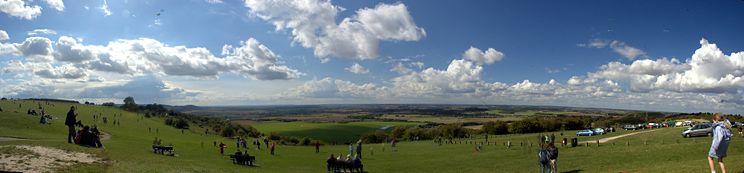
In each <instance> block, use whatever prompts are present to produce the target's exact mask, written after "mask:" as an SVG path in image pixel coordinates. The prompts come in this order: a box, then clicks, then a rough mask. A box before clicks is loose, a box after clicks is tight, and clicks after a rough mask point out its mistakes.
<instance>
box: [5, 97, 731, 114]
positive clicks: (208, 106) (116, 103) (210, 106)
mask: <svg viewBox="0 0 744 173" xmlns="http://www.w3.org/2000/svg"><path fill="white" fill-rule="evenodd" d="M8 99H21V100H24V99H56V100H67V101H77V102H79V103H81V104H82V103H84V102H86V101H85V100H75V99H65V98H8ZM93 103H94V104H96V105H101V104H102V103H106V102H93ZM113 103H114V104H115V105H123V104H124V103H123V102H113ZM135 103H137V105H147V104H159V105H166V106H196V107H205V108H219V107H259V106H332V105H448V106H524V107H557V108H581V109H608V110H620V111H633V112H659V113H698V112H705V111H697V112H681V111H663V110H637V109H618V108H608V107H581V106H554V105H522V104H520V105H516V104H451V103H428V104H427V103H361V104H352V103H349V104H342V103H327V104H263V105H260V104H256V105H194V104H185V105H179V104H176V105H173V104H162V103H139V102H136V98H135ZM708 113H715V112H708ZM724 113H726V112H724ZM726 114H740V113H726Z"/></svg>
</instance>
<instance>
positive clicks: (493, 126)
mask: <svg viewBox="0 0 744 173" xmlns="http://www.w3.org/2000/svg"><path fill="white" fill-rule="evenodd" d="M481 130H483V132H484V133H487V134H492V135H502V134H508V133H509V124H508V123H507V122H504V121H490V122H486V123H484V124H483V127H481Z"/></svg>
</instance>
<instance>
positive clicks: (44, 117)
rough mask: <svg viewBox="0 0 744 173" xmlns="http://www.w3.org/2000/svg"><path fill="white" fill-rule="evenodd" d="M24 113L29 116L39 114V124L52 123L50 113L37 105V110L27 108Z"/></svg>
mask: <svg viewBox="0 0 744 173" xmlns="http://www.w3.org/2000/svg"><path fill="white" fill-rule="evenodd" d="M26 114H28V115H31V116H39V124H47V125H51V124H52V121H51V120H52V115H50V114H47V112H46V110H44V108H42V107H39V111H36V110H34V109H28V111H26Z"/></svg>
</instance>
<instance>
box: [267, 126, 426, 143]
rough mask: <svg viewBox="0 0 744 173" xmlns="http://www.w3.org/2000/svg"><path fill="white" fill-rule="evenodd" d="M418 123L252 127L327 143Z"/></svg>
mask: <svg viewBox="0 0 744 173" xmlns="http://www.w3.org/2000/svg"><path fill="white" fill-rule="evenodd" d="M418 124H420V123H409V122H380V121H362V122H350V123H311V122H262V123H255V124H253V127H255V128H256V129H258V130H259V131H261V132H264V133H267V134H268V133H271V132H276V133H278V134H279V135H282V136H293V137H298V138H302V137H310V138H312V139H319V140H322V141H325V142H327V143H332V142H336V143H345V142H356V141H357V140H359V136H360V135H362V134H364V133H367V132H371V131H375V130H383V129H381V128H383V127H386V126H389V127H390V128H387V129H385V130H392V129H393V128H392V127H394V126H415V125H418Z"/></svg>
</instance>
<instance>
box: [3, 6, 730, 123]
mask: <svg viewBox="0 0 744 173" xmlns="http://www.w3.org/2000/svg"><path fill="white" fill-rule="evenodd" d="M2 3H3V4H0V11H1V12H2V13H0V30H2V31H5V33H7V37H6V38H7V39H3V34H2V33H0V44H2V45H0V68H1V69H2V71H0V76H2V80H1V81H0V83H1V84H3V85H2V86H0V91H2V93H0V95H2V96H4V97H59V98H72V99H81V100H91V101H97V102H102V101H115V102H120V100H121V98H123V97H125V96H128V95H133V96H135V98H136V99H137V100H138V101H139V102H143V103H151V102H158V103H166V104H196V105H253V104H327V103H452V104H459V103H464V104H483V103H486V104H528V105H560V106H586V107H609V108H626V109H644V110H664V111H695V112H697V111H723V112H736V113H741V112H742V111H741V110H742V108H744V94H743V91H742V88H744V79H742V78H744V55H742V53H737V52H742V51H744V33H743V32H741V31H740V30H741V28H744V23H742V22H740V21H741V19H742V17H744V2H743V1H735V0H726V1H715V2H712V1H562V2H559V3H558V2H554V1H325V0H303V1H254V0H246V1H237V0H235V1H232V0H222V1H219V0H188V1H179V2H178V3H175V4H174V3H173V2H171V1H135V0H125V1H111V2H106V1H98V0H95V1H94V0H84V1H63V0H35V1H23V0H11V1H3V2H2ZM104 4H105V6H104ZM104 7H106V8H104ZM158 14H159V15H158ZM34 30H37V32H33V31H34ZM24 45H35V46H24ZM65 48H67V49H65ZM466 52H467V53H466ZM117 67H118V68H117Z"/></svg>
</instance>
